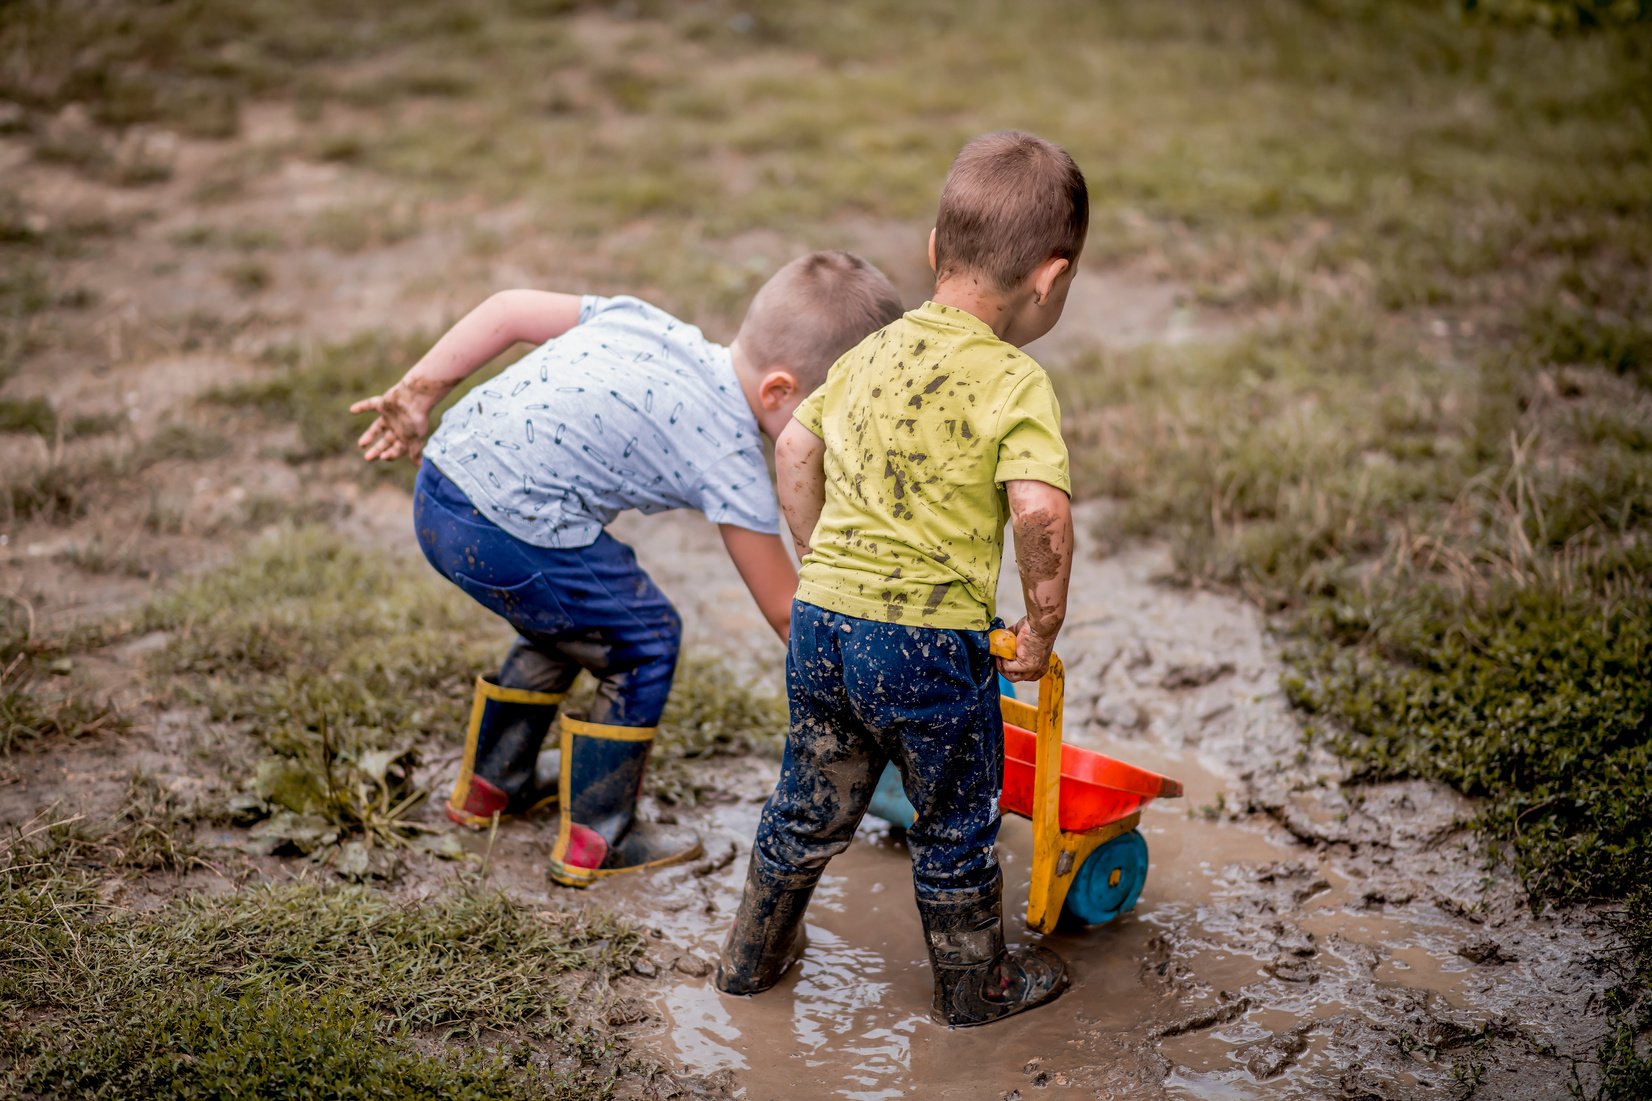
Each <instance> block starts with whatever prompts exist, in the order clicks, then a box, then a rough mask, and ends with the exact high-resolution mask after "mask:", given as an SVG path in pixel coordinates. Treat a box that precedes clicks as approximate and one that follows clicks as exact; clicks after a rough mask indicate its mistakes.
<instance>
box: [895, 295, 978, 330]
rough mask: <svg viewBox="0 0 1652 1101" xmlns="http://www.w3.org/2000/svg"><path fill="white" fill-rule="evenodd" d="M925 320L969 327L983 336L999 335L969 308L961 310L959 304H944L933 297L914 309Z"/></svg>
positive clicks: (959, 327) (955, 326)
mask: <svg viewBox="0 0 1652 1101" xmlns="http://www.w3.org/2000/svg"><path fill="white" fill-rule="evenodd" d="M912 312H913V313H914V314H916V315H918V316H920V317H922V318H923V319H924V320H925V321H927V322H929V323H931V324H934V325H950V326H952V327H953V328H958V329H967V330H969V331H971V332H977V333H980V334H982V335H983V336H994V337H995V336H997V334H996V333H994V332H993V331H992V326H991V325H988V324H987V323H986V322H985V321H982V320H981V319H980V318H979V317H976V316H975V315H974V314H972V313H970V312H969V311H968V310H960V309H959V308H958V307H957V306H943V305H941V304H940V303H939V302H936V301H934V300H933V299H931V300H930V301H928V302H925V303H924V304H923V305H922V306H919V307H918V308H917V309H915V310H913V311H912Z"/></svg>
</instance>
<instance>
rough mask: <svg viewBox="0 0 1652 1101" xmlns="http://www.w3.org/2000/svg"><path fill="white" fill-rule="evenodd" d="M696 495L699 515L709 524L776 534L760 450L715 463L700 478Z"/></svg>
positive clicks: (776, 512) (775, 509)
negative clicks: (698, 496) (727, 525)
mask: <svg viewBox="0 0 1652 1101" xmlns="http://www.w3.org/2000/svg"><path fill="white" fill-rule="evenodd" d="M699 491H700V511H701V512H703V513H705V517H706V519H707V520H710V521H711V522H712V523H714V524H733V525H735V526H736V527H741V528H745V529H747V530H748V531H755V532H760V533H762V534H763V535H779V534H780V506H779V505H778V504H776V503H775V499H774V486H773V484H771V483H770V481H769V466H768V463H767V462H766V461H765V460H764V458H763V453H762V452H761V451H760V450H758V449H756V448H747V449H745V450H741V451H735V452H732V453H730V454H728V455H725V456H724V457H723V458H721V459H719V460H717V461H716V462H715V463H713V464H712V465H711V466H709V467H707V468H706V471H705V473H704V474H703V475H702V476H701V478H700V484H699Z"/></svg>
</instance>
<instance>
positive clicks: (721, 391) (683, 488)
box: [425, 296, 780, 547]
mask: <svg viewBox="0 0 1652 1101" xmlns="http://www.w3.org/2000/svg"><path fill="white" fill-rule="evenodd" d="M425 456H426V457H427V458H428V459H429V460H430V461H431V462H433V463H435V464H436V466H437V467H438V468H439V469H440V470H441V472H442V473H443V474H445V475H447V477H448V479H449V480H450V481H452V482H453V483H454V484H455V485H456V486H458V487H459V489H460V490H461V491H462V492H463V493H464V495H465V496H466V497H468V498H470V501H471V503H472V504H473V505H475V506H476V508H477V509H478V510H480V511H481V512H482V514H483V515H485V516H487V518H488V519H490V520H492V521H493V522H494V523H495V524H498V525H499V526H500V527H501V528H503V529H504V530H505V531H507V532H509V533H510V534H512V535H514V536H516V537H517V538H518V539H521V540H522V541H523V542H525V543H531V544H533V545H534V546H538V547H586V546H590V545H591V543H593V542H594V541H595V540H596V538H597V536H598V535H600V534H602V529H603V528H604V527H606V526H607V525H608V523H609V522H610V521H612V520H613V518H614V517H615V516H617V515H619V514H620V513H621V512H623V511H625V510H626V509H636V510H637V511H639V512H663V511H665V510H667V509H673V508H691V509H695V510H696V511H699V512H703V513H704V514H705V515H706V518H707V519H709V520H711V522H712V523H715V524H735V525H738V526H739V527H743V528H749V529H750V530H752V531H759V532H763V533H764V534H774V533H776V532H778V531H779V530H780V513H779V508H778V506H777V505H776V504H775V499H774V486H773V485H772V484H771V483H770V481H769V468H768V463H767V460H766V459H765V457H764V454H763V438H762V434H761V432H760V430H759V429H758V427H757V418H756V417H755V416H754V415H753V414H752V411H751V406H750V405H748V404H747V403H746V399H745V395H744V394H743V393H742V391H741V389H740V382H739V380H738V379H737V378H736V377H735V374H734V365H733V363H732V362H731V360H730V358H729V350H728V348H726V347H724V346H723V345H721V344H717V343H714V342H713V341H710V340H707V339H706V338H705V336H703V335H702V334H701V332H700V330H699V329H697V328H695V327H694V326H693V325H690V324H688V323H687V322H684V321H679V320H678V319H677V318H675V317H672V316H671V315H670V314H668V313H666V312H665V311H664V310H661V309H659V308H658V307H656V306H652V305H649V304H648V303H647V302H644V301H642V300H640V299H637V298H631V297H619V298H599V297H595V296H587V297H586V298H585V299H584V300H583V301H582V302H581V303H580V311H579V324H577V325H575V326H574V327H573V328H572V329H569V330H568V331H567V332H566V333H564V334H563V335H562V336H560V337H557V338H556V339H555V340H552V341H550V342H549V343H546V344H544V345H542V346H541V347H539V348H537V349H535V350H534V351H532V352H529V353H528V354H527V355H526V356H524V357H523V358H522V359H520V360H518V361H517V362H516V363H514V364H512V365H511V366H510V367H507V368H506V369H505V370H504V371H503V372H501V373H500V374H499V375H498V376H497V377H496V378H493V379H490V380H489V381H487V382H485V383H483V384H482V385H480V386H478V387H476V388H475V389H474V390H472V391H471V392H470V393H469V394H467V395H465V398H464V400H463V401H461V402H460V403H459V404H457V405H455V406H454V407H453V409H452V410H451V411H449V413H448V414H447V416H446V417H445V418H443V420H442V425H441V427H440V428H439V429H437V431H436V433H435V434H434V435H433V436H432V437H431V439H430V444H429V446H428V447H427V448H426V449H425Z"/></svg>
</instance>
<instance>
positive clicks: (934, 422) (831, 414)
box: [796, 302, 1069, 630]
mask: <svg viewBox="0 0 1652 1101" xmlns="http://www.w3.org/2000/svg"><path fill="white" fill-rule="evenodd" d="M796 417H797V419H798V421H800V422H801V423H802V424H803V426H804V427H805V428H807V429H809V431H811V432H813V433H814V434H815V435H817V436H819V437H820V438H821V440H822V442H823V443H824V444H825V445H826V447H825V475H826V500H825V508H824V509H823V511H822V512H821V516H820V523H819V525H818V526H817V527H816V528H815V531H814V536H813V538H812V539H811V540H810V545H811V548H812V552H811V553H810V554H809V556H808V557H807V558H806V559H805V560H804V563H803V571H802V574H801V577H800V578H799V584H798V598H799V599H801V600H805V601H807V602H809V603H811V604H814V605H816V606H818V607H821V608H829V609H832V610H834V611H839V612H844V613H846V614H848V615H852V616H858V617H862V618H866V619H875V620H881V621H884V622H887V623H901V624H909V625H913V626H920V627H939V628H948V629H954V628H957V629H966V630H981V629H983V628H985V627H986V625H987V624H988V622H990V621H991V619H992V616H993V613H994V610H995V607H994V606H995V603H996V599H997V585H998V572H999V562H1000V560H1001V558H1002V555H1003V545H1004V522H1005V520H1006V519H1008V517H1009V504H1008V501H1007V499H1006V497H1005V494H1004V489H1003V485H1004V483H1005V482H1007V481H1016V480H1022V479H1025V480H1032V481H1040V482H1047V483H1049V484H1051V485H1054V486H1057V487H1058V488H1060V489H1062V490H1066V489H1068V487H1069V482H1068V476H1067V447H1066V444H1065V443H1063V442H1062V439H1061V410H1060V408H1059V406H1058V405H1057V403H1056V398H1055V391H1054V389H1053V387H1051V385H1050V380H1049V376H1047V375H1046V374H1045V373H1044V370H1043V368H1041V367H1040V366H1039V365H1038V364H1037V363H1035V362H1034V361H1033V360H1032V359H1031V357H1029V356H1027V355H1026V354H1025V353H1023V352H1021V351H1020V350H1018V349H1016V348H1015V347H1013V346H1012V345H1010V344H1007V343H1005V342H1004V341H1002V340H999V339H998V337H997V336H996V335H994V333H993V331H992V329H991V328H990V327H989V326H988V325H987V324H986V323H985V322H983V321H981V320H980V319H979V318H977V317H975V316H973V315H972V314H969V313H967V312H965V311H963V310H958V309H953V308H952V307H950V306H942V305H938V304H937V303H934V302H928V303H925V304H924V305H923V306H921V307H919V308H918V309H916V310H912V311H911V312H909V313H907V314H906V315H905V316H904V317H902V318H901V319H900V320H899V321H896V322H895V323H893V324H892V325H889V326H887V327H885V328H884V329H882V330H880V331H878V332H877V333H874V334H873V335H872V336H870V337H868V338H867V339H866V340H865V341H862V342H861V343H860V344H859V345H858V346H856V347H855V348H853V349H851V350H850V351H849V352H848V353H847V354H846V355H845V356H844V357H843V358H842V359H840V360H838V362H837V363H836V364H835V365H834V366H833V367H832V371H831V373H830V374H829V375H828V376H827V378H826V383H825V385H823V386H822V387H821V388H820V389H819V390H816V391H815V393H814V394H813V395H811V396H810V397H809V398H808V399H807V400H806V401H804V403H803V404H802V405H801V406H800V407H799V408H798V410H797V413H796Z"/></svg>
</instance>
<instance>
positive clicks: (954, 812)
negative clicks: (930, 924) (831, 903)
mask: <svg viewBox="0 0 1652 1101" xmlns="http://www.w3.org/2000/svg"><path fill="white" fill-rule="evenodd" d="M786 691H787V696H788V699H789V702H790V704H791V729H790V731H789V732H788V734H787V737H786V754H785V759H784V761H783V762H782V764H781V766H780V781H779V783H778V784H777V785H776V787H775V790H774V794H773V795H771V796H770V797H769V801H768V802H767V803H766V804H765V805H764V807H763V817H762V820H761V822H760V823H759V824H758V827H757V842H756V849H757V853H758V854H759V855H760V856H761V857H762V861H763V865H764V867H765V871H766V872H767V873H768V874H771V875H774V876H776V877H777V878H779V879H780V880H781V881H783V882H787V883H791V884H804V883H812V882H814V881H815V880H816V879H818V878H819V876H820V872H821V870H822V869H823V868H824V867H825V866H826V862H827V861H828V860H830V859H831V858H832V857H833V856H835V855H837V854H838V853H840V852H842V851H843V850H844V848H846V847H847V846H848V844H849V841H850V839H851V838H852V837H853V836H854V832H855V827H856V826H857V825H858V824H859V823H860V819H861V815H862V814H864V813H865V811H866V804H867V802H868V801H869V800H870V799H871V797H872V791H873V788H874V787H875V785H876V784H877V780H878V775H879V774H880V773H881V772H882V771H883V767H884V764H885V763H886V762H888V761H894V762H895V765H896V767H897V768H899V769H900V772H901V778H902V780H903V782H904V783H905V786H906V792H907V795H908V796H910V798H911V800H912V805H913V806H914V807H915V808H916V809H917V812H918V817H917V820H916V821H915V822H913V824H912V826H911V828H910V829H908V830H907V832H906V839H907V844H908V846H909V847H910V850H911V853H912V879H913V883H914V885H915V887H916V889H917V893H918V897H919V898H920V899H922V898H926V897H933V896H935V895H937V894H939V893H942V892H951V891H958V890H970V889H973V888H977V887H981V886H982V885H984V884H986V883H988V882H990V881H993V880H994V877H995V876H996V874H997V871H998V857H997V852H996V849H995V845H996V842H997V839H998V825H999V820H1000V819H999V813H998V798H999V794H1000V792H1001V791H1002V790H1003V782H1004V727H1003V718H1002V716H1001V713H1000V710H999V703H998V676H997V669H996V667H995V665H994V663H993V659H992V656H991V655H990V654H989V653H988V652H987V634H986V632H985V631H950V630H938V629H935V628H925V627H902V626H899V625H897V624H892V623H880V622H877V621H874V620H868V619H857V618H856V617H854V616H848V615H843V614H841V613H838V612H829V611H826V610H824V609H821V608H817V607H815V606H813V605H811V604H805V603H803V602H801V601H796V602H794V603H793V604H792V632H791V646H790V648H789V649H788V650H787V654H786Z"/></svg>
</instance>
